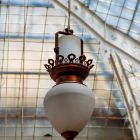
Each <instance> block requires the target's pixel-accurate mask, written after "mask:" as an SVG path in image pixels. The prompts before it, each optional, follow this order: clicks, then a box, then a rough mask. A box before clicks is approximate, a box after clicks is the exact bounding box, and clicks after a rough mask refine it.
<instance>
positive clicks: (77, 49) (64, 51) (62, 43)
mask: <svg viewBox="0 0 140 140" xmlns="http://www.w3.org/2000/svg"><path fill="white" fill-rule="evenodd" d="M58 45H59V54H60V55H63V56H64V58H66V57H67V56H68V55H69V54H70V53H73V54H75V55H76V57H77V58H78V57H79V56H80V55H81V39H80V38H79V37H77V36H75V35H65V36H61V37H60V38H59V44H58Z"/></svg>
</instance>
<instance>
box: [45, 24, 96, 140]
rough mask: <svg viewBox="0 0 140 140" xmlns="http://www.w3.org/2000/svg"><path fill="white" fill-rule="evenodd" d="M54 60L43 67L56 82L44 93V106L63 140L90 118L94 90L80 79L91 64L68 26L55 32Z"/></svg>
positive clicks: (78, 130)
mask: <svg viewBox="0 0 140 140" xmlns="http://www.w3.org/2000/svg"><path fill="white" fill-rule="evenodd" d="M54 52H55V60H53V59H48V64H45V65H44V66H45V68H46V70H47V71H48V72H49V75H50V77H51V79H52V80H54V81H55V82H56V85H55V86H53V87H52V88H51V89H50V90H49V91H48V93H47V94H46V96H45V99H44V107H45V108H46V110H47V117H48V119H49V120H50V122H51V123H52V125H53V127H54V128H55V129H56V130H57V131H58V132H59V133H60V134H61V136H63V137H64V138H65V139H66V140H73V139H74V138H75V137H76V136H77V134H78V133H79V132H80V131H81V130H82V129H83V128H84V127H85V125H86V124H87V122H88V121H89V120H90V117H91V115H92V112H93V109H94V103H95V101H94V93H93V92H92V91H91V90H90V89H89V88H88V87H87V86H86V85H84V84H83V81H84V80H85V79H86V77H87V76H88V74H89V71H90V69H91V68H92V67H93V66H94V65H93V64H92V59H89V60H86V57H85V55H84V54H83V40H81V39H80V38H79V37H77V36H75V35H74V34H73V30H72V29H70V26H68V28H66V29H65V31H59V32H57V33H56V34H55V48H54Z"/></svg>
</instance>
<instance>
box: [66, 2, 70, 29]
mask: <svg viewBox="0 0 140 140" xmlns="http://www.w3.org/2000/svg"><path fill="white" fill-rule="evenodd" d="M70 9H71V0H68V27H67V28H68V29H70V12H71V11H70Z"/></svg>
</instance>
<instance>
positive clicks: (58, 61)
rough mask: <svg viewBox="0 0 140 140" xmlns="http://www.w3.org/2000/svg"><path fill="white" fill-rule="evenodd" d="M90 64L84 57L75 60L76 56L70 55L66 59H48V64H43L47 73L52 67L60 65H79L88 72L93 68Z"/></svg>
mask: <svg viewBox="0 0 140 140" xmlns="http://www.w3.org/2000/svg"><path fill="white" fill-rule="evenodd" d="M92 63H93V60H92V59H89V60H87V61H86V56H85V55H81V56H79V58H76V55H75V54H73V53H71V54H69V55H68V56H67V58H64V56H62V55H58V56H57V57H56V61H54V60H53V59H48V64H45V65H44V66H45V68H46V70H47V71H48V72H50V71H51V69H52V68H53V67H55V66H58V65H61V64H79V65H82V66H85V67H87V68H88V69H89V70H90V69H91V68H92V67H93V66H94V65H93V64H92Z"/></svg>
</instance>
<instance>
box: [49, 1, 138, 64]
mask: <svg viewBox="0 0 140 140" xmlns="http://www.w3.org/2000/svg"><path fill="white" fill-rule="evenodd" d="M52 2H53V4H54V6H55V7H56V8H59V9H60V8H61V9H63V10H64V11H65V12H67V11H68V8H67V3H66V1H65V0H52ZM71 16H72V17H73V18H74V19H75V20H76V21H78V22H79V23H80V24H81V25H82V26H83V27H84V28H85V29H87V30H88V32H89V33H91V34H94V36H95V37H96V38H97V39H98V40H100V43H101V47H102V48H103V49H104V51H105V55H107V57H109V54H110V53H111V52H112V51H117V52H118V53H119V54H120V55H121V56H123V57H125V58H126V59H128V60H130V61H131V62H132V63H135V64H136V65H137V66H139V65H140V53H138V54H135V51H136V50H140V43H139V42H137V41H135V40H134V39H132V38H131V37H129V36H128V35H126V34H124V33H122V32H121V31H118V30H116V29H115V28H113V27H112V26H109V25H107V24H106V23H105V22H104V21H102V20H101V19H100V18H99V17H98V16H97V15H96V14H95V13H94V12H92V11H90V10H89V9H88V8H87V7H85V6H84V5H83V4H82V3H81V2H80V1H79V0H73V1H72V5H71Z"/></svg>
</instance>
